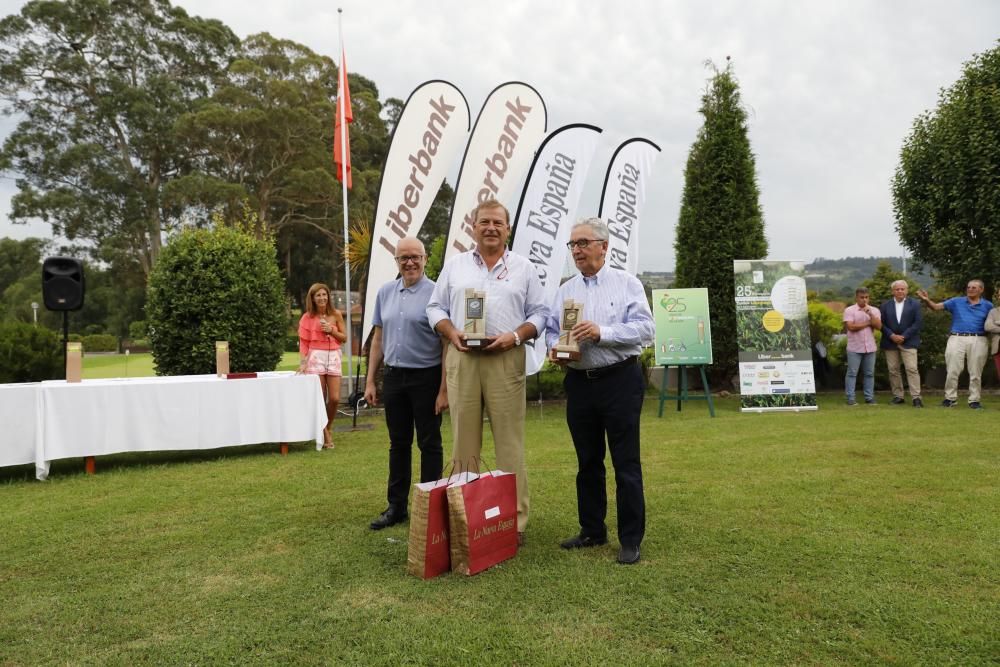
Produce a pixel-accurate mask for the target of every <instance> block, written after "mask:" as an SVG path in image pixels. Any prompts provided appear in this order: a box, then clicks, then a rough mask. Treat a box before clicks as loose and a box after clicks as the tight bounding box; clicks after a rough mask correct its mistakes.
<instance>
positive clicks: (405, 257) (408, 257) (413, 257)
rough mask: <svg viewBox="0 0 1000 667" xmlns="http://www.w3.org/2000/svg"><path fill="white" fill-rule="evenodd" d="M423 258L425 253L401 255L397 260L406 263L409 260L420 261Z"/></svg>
mask: <svg viewBox="0 0 1000 667" xmlns="http://www.w3.org/2000/svg"><path fill="white" fill-rule="evenodd" d="M423 258H424V256H423V255H400V256H399V257H397V258H396V261H397V262H399V263H400V264H406V263H407V262H419V261H420V260H422V259H423Z"/></svg>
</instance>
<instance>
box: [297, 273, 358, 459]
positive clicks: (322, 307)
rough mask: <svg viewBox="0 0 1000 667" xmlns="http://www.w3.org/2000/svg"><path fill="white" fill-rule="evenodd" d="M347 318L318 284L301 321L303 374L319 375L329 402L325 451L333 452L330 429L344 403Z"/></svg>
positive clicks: (311, 288) (312, 292)
mask: <svg viewBox="0 0 1000 667" xmlns="http://www.w3.org/2000/svg"><path fill="white" fill-rule="evenodd" d="M346 331H347V330H346V328H345V326H344V316H343V315H341V314H340V311H339V310H337V309H336V308H334V307H333V306H331V305H330V288H329V287H327V286H326V285H324V284H323V283H315V284H314V285H313V286H312V287H310V288H309V293H308V294H306V312H304V313H303V314H302V319H300V320H299V358H300V362H299V372H300V373H308V374H310V375H318V376H319V379H320V383H321V384H322V386H323V398H324V399H326V428H325V429H323V449H332V448H333V439H332V438H331V436H330V428H331V427H332V426H333V418H334V417H336V416H337V404H338V403H339V402H340V375H341V371H340V344H341V343H343V342H344V341H346V340H347V333H346Z"/></svg>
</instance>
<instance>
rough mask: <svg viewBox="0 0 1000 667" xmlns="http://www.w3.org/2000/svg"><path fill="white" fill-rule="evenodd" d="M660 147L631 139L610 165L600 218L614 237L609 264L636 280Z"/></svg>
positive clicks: (643, 140) (613, 156)
mask: <svg viewBox="0 0 1000 667" xmlns="http://www.w3.org/2000/svg"><path fill="white" fill-rule="evenodd" d="M659 155H660V147H659V146H657V145H656V144H654V143H653V142H652V141H650V140H648V139H640V138H635V139H629V140H628V141H625V142H623V143H622V145H620V146H619V147H618V149H617V150H615V152H614V155H612V156H611V161H610V162H609V163H608V173H607V175H606V176H605V177H604V191H603V193H602V194H601V207H600V213H599V214H598V215H599V217H600V218H601V219H602V220H604V221H605V222H606V223H608V231H609V232H610V237H609V239H608V254H607V257H606V258H605V260H606V261H607V263H608V264H609V265H610V266H612V267H613V268H616V269H622V270H623V271H628V272H629V273H631V274H632V275H633V276H634V275H636V272H637V271H638V270H639V221H640V220H641V218H642V209H643V207H644V206H645V205H646V188H647V186H648V185H649V183H651V182H652V180H651V179H652V177H653V165H654V164H655V163H656V158H657V157H659Z"/></svg>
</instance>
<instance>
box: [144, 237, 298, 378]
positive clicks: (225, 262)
mask: <svg viewBox="0 0 1000 667" xmlns="http://www.w3.org/2000/svg"><path fill="white" fill-rule="evenodd" d="M284 289H285V288H284V281H283V279H282V277H281V273H280V272H279V270H278V265H277V262H276V259H275V250H274V243H273V240H271V239H263V240H262V239H258V238H255V237H254V236H253V235H252V234H250V233H249V232H248V231H245V230H243V229H239V228H233V227H222V226H220V225H218V224H217V225H216V227H215V228H214V229H199V230H187V231H184V232H182V233H181V234H179V235H178V236H176V237H175V238H173V239H172V240H171V242H170V243H169V244H168V245H167V246H166V247H165V248H164V249H163V252H162V254H161V255H160V259H159V261H158V262H157V264H156V266H155V267H154V269H153V271H152V273H151V274H150V276H149V293H148V299H147V303H146V317H147V322H148V327H147V328H148V333H149V341H150V343H151V345H152V352H153V361H154V363H155V365H156V372H157V373H158V374H160V375H188V374H205V373H212V372H214V371H215V341H219V340H226V341H229V355H230V356H229V363H230V368H231V369H232V370H233V371H234V372H246V371H270V370H274V368H275V366H277V364H278V362H279V361H280V359H281V351H282V348H283V347H284V345H285V328H286V326H287V324H286V314H285V299H284Z"/></svg>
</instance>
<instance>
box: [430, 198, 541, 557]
mask: <svg viewBox="0 0 1000 667" xmlns="http://www.w3.org/2000/svg"><path fill="white" fill-rule="evenodd" d="M472 235H473V238H474V239H475V241H476V247H475V248H474V249H472V250H470V251H468V252H464V253H462V254H460V255H456V256H455V257H452V258H451V259H449V260H448V261H447V262H445V265H444V267H442V269H441V274H440V275H439V276H438V280H437V286H436V287H435V288H434V293H433V294H432V295H431V299H430V302H429V303H428V304H427V321H428V322H429V323H430V325H431V327H433V328H434V329H435V330H436V331H437V332H438V333H439V334H440V335H441V336H442V337H443V338H445V339H447V340H448V342H449V343H450V345H451V350H449V352H448V355H447V358H446V360H445V373H446V376H447V382H448V402H449V406H450V407H449V410H450V413H451V427H452V433H453V436H454V439H455V445H454V449H453V451H452V460H453V461H454V462H455V465H456V466H457V467H458V468H459V469H461V470H470V469H471V470H476V469H477V467H478V465H479V464H478V460H477V459H478V457H479V455H480V452H481V451H482V447H483V407H484V406H485V408H486V411H487V413H488V414H489V417H490V430H491V431H492V432H493V441H494V443H495V446H496V467H497V468H499V469H500V470H504V471H506V472H513V473H515V474H516V475H517V532H518V540H519V541H520V542H521V543H523V540H524V529H525V527H526V526H527V522H528V479H527V473H526V471H525V467H524V411H525V361H524V360H525V354H524V346H523V343H524V342H525V341H527V340H530V339H533V338H535V337H536V336H538V334H539V332H541V331H542V328H543V327H544V326H545V317H546V314H547V309H546V304H545V302H544V298H545V297H544V293H543V288H542V284H541V282H540V281H539V279H538V274H537V273H536V271H535V268H534V266H533V265H532V264H531V262H530V261H528V260H527V259H526V258H524V257H521V256H520V255H516V254H515V253H513V252H511V251H510V250H508V249H507V238H508V237H509V236H510V214H509V213H508V211H507V209H506V208H505V207H504V206H503V204H501V203H500V202H498V201H496V200H495V199H489V200H487V201H485V202H483V203H481V204H480V205H479V206H478V207H477V208H476V211H475V224H474V227H473V234H472Z"/></svg>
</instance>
